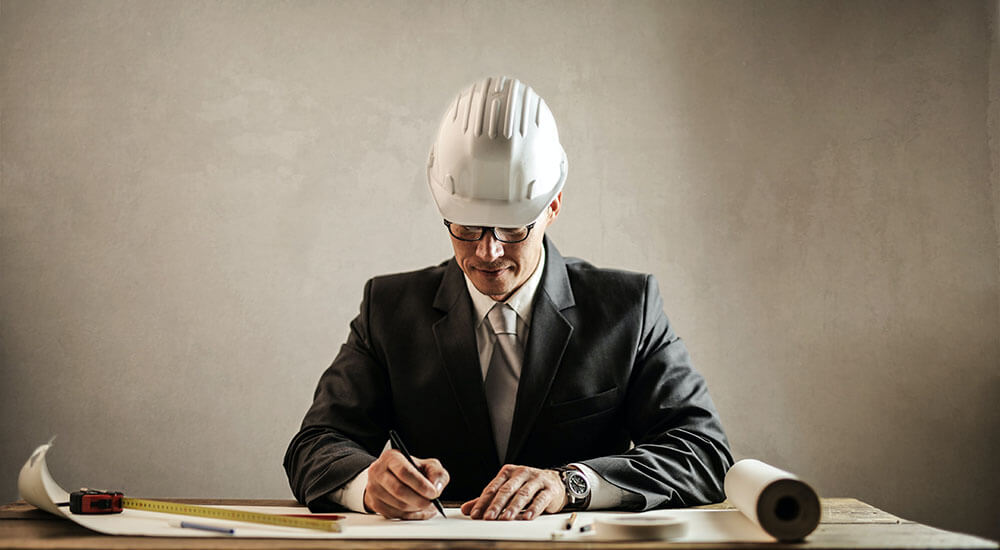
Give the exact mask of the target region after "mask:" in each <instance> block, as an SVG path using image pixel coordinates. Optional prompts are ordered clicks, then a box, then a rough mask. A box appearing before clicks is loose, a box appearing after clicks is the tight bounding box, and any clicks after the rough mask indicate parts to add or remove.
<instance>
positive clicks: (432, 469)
mask: <svg viewBox="0 0 1000 550" xmlns="http://www.w3.org/2000/svg"><path fill="white" fill-rule="evenodd" d="M413 460H414V461H415V462H416V463H417V467H419V468H420V472H421V474H423V476H424V478H425V479H426V480H427V481H428V482H429V483H430V485H431V486H432V487H433V488H434V494H433V495H431V496H429V497H427V498H438V497H439V496H441V491H443V490H444V488H445V487H447V486H448V482H449V481H451V475H449V474H448V470H445V469H444V466H442V465H441V461H440V460H438V459H436V458H414V459H413ZM425 496H426V495H425Z"/></svg>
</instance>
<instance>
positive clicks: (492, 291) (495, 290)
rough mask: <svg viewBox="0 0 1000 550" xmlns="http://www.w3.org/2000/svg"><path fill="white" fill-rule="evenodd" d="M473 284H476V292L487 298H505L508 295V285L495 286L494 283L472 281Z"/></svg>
mask: <svg viewBox="0 0 1000 550" xmlns="http://www.w3.org/2000/svg"><path fill="white" fill-rule="evenodd" d="M473 283H477V284H476V285H475V287H476V290H478V291H479V292H482V293H483V294H485V295H487V296H506V295H507V294H509V293H510V285H507V284H497V283H496V282H493V283H491V284H486V283H483V282H482V281H473Z"/></svg>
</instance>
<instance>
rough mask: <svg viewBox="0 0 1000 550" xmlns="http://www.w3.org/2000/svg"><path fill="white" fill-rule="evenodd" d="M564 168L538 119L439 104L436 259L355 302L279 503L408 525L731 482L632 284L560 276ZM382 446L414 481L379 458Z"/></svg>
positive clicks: (504, 85) (530, 98)
mask: <svg viewBox="0 0 1000 550" xmlns="http://www.w3.org/2000/svg"><path fill="white" fill-rule="evenodd" d="M566 173H567V160H566V154H565V152H564V151H563V148H562V146H561V145H560V143H559V136H558V132H557V130H556V125H555V120H554V119H553V117H552V114H551V112H550V111H549V108H548V106H547V105H546V104H545V102H544V101H542V100H541V98H540V97H538V95H537V94H535V92H534V91H533V90H532V89H531V88H529V87H527V86H525V85H524V84H523V83H521V82H519V81H517V80H513V79H508V78H496V79H492V78H491V79H485V80H483V81H481V82H478V83H476V84H474V85H472V86H471V87H469V88H468V89H466V90H465V91H463V92H462V93H460V94H459V96H458V97H457V98H456V99H455V101H454V103H452V104H451V106H450V107H449V108H448V111H447V112H446V113H445V116H444V120H443V121H442V123H441V127H440V129H439V131H438V135H437V140H436V142H435V144H434V146H433V148H432V150H431V154H430V158H429V160H428V166H427V179H428V183H429V185H430V188H431V192H432V194H433V196H434V199H435V202H436V203H437V206H438V209H439V210H440V212H441V214H442V217H443V218H444V225H445V226H447V231H448V235H449V237H450V239H451V244H452V247H453V249H454V252H455V256H454V258H452V259H450V260H448V261H446V262H444V263H442V264H440V265H438V266H435V267H430V268H427V269H424V270H421V271H416V272H412V273H402V274H395V275H387V276H382V277H376V278H374V279H372V280H370V281H369V282H368V283H367V285H366V286H365V290H364V298H363V300H362V303H361V310H360V313H359V315H358V316H357V317H356V318H355V319H354V321H352V322H351V331H350V335H349V336H348V339H347V342H346V343H345V344H344V345H343V346H342V347H341V350H340V353H339V354H338V355H337V357H336V359H334V361H333V364H332V365H331V366H330V368H329V369H327V370H326V372H325V373H324V374H323V376H322V377H321V379H320V381H319V386H318V388H317V390H316V394H315V399H314V402H313V405H312V407H311V408H310V409H309V411H308V412H307V413H306V416H305V419H304V421H303V423H302V429H301V430H300V431H299V433H298V434H297V435H296V436H295V438H294V439H293V440H292V442H291V444H290V445H289V447H288V451H287V453H286V455H285V461H284V464H285V470H286V472H287V473H288V477H289V482H290V484H291V487H292V490H293V492H294V493H295V496H296V498H297V499H298V500H299V501H300V502H303V503H305V504H306V505H308V506H309V507H310V509H312V510H315V511H320V510H328V509H336V508H339V507H346V508H349V509H353V510H356V511H367V512H375V513H379V514H382V515H383V516H386V517H390V518H403V519H426V518H430V517H432V516H433V515H434V514H435V513H436V512H435V509H434V507H433V506H432V505H431V499H433V498H437V497H442V498H444V499H448V500H456V499H462V500H464V501H465V502H464V504H463V505H462V508H461V510H462V513H464V514H466V515H469V516H471V517H472V518H474V519H487V520H493V519H499V520H509V519H533V518H536V517H538V516H539V515H541V514H543V513H555V512H560V511H569V510H582V509H602V508H603V509H608V508H617V509H624V510H646V509H650V508H655V507H678V506H691V505H696V504H704V503H708V502H715V501H720V500H722V499H723V498H724V496H723V492H722V487H721V485H722V479H723V477H724V475H725V472H726V470H727V469H728V468H729V467H730V466H731V465H732V456H731V455H730V452H729V448H728V443H727V441H726V437H725V434H724V433H723V430H722V426H721V424H720V422H719V419H718V416H717V413H716V411H715V407H714V405H713V404H712V401H711V399H710V398H709V395H708V391H707V388H706V386H705V382H704V380H703V378H702V377H701V376H700V375H699V374H698V373H697V372H695V371H694V370H693V368H692V367H691V362H690V358H689V356H688V353H687V350H686V349H685V347H684V344H683V343H682V342H681V340H680V338H678V337H677V336H676V334H675V333H674V331H673V329H672V328H671V326H670V324H669V322H668V320H667V318H666V316H665V315H664V313H663V309H662V301H661V298H660V294H659V290H658V287H657V284H656V281H655V280H654V279H653V277H652V276H650V275H643V274H636V273H627V272H624V271H614V270H605V269H598V268H595V267H594V266H592V265H590V264H588V263H585V262H583V261H581V260H577V259H566V258H563V257H562V256H561V255H560V254H559V251H558V250H556V248H555V246H554V245H553V244H552V242H551V241H550V240H548V239H547V238H546V237H545V230H546V229H547V228H548V226H549V225H551V224H552V223H553V222H554V221H555V220H556V218H557V217H558V216H559V213H560V210H561V207H562V188H563V184H564V182H565V180H566ZM390 429H395V430H396V431H397V432H399V434H400V436H401V437H402V439H403V441H405V442H406V445H407V446H408V449H409V451H410V452H412V453H413V455H414V457H430V458H415V462H416V465H417V467H413V466H411V465H410V463H409V462H408V461H407V460H406V459H405V457H404V456H403V455H402V454H401V453H400V452H399V451H397V450H394V449H391V448H387V446H386V440H387V433H388V431H389V430H390Z"/></svg>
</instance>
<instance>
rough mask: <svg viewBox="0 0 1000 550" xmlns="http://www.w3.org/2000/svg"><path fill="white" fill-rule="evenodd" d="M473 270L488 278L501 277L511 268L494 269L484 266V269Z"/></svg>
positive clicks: (476, 268)
mask: <svg viewBox="0 0 1000 550" xmlns="http://www.w3.org/2000/svg"><path fill="white" fill-rule="evenodd" d="M473 269H475V270H476V271H478V272H480V273H482V274H483V275H486V276H487V277H499V276H500V275H502V274H503V273H505V272H506V271H507V270H508V269H511V267H510V266H500V267H492V266H489V267H486V266H484V267H473Z"/></svg>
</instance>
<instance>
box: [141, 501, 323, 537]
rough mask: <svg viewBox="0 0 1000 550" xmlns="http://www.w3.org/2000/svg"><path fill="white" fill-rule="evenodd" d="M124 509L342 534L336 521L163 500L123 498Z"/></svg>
mask: <svg viewBox="0 0 1000 550" xmlns="http://www.w3.org/2000/svg"><path fill="white" fill-rule="evenodd" d="M122 508H129V509H131V510H145V511H147V512H161V513H164V514H179V515H183V516H198V517H202V518H214V519H224V520H229V521H243V522H248V523H263V524H265V525H277V526H280V527H301V528H304V529H316V530H318V531H332V532H334V533H339V532H340V523H338V522H337V521H336V520H326V519H310V518H297V517H290V516H282V515H278V514H265V513H263V512H246V511H244V510H230V509H228V508H213V507H211V506H195V505H193V504H180V503H177V502H164V501H161V500H146V499H143V498H123V499H122Z"/></svg>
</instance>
